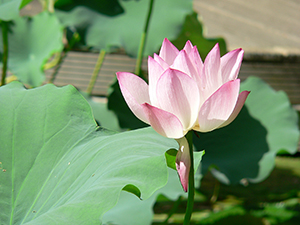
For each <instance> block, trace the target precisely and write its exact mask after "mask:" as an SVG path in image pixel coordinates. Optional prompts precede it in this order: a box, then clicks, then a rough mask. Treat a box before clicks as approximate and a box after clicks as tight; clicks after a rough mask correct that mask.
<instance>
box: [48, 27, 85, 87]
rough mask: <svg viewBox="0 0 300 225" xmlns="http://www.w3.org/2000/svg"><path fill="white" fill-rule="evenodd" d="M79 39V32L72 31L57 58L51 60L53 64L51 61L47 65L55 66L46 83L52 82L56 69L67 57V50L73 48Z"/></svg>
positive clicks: (57, 69) (49, 66)
mask: <svg viewBox="0 0 300 225" xmlns="http://www.w3.org/2000/svg"><path fill="white" fill-rule="evenodd" d="M79 40H80V36H79V34H78V33H77V32H74V34H73V36H72V39H71V40H70V43H69V45H68V46H67V47H66V48H65V49H64V51H63V52H61V53H60V55H59V56H58V60H54V62H53V63H54V65H52V62H51V63H50V65H47V67H48V68H51V67H52V66H55V68H54V71H53V73H52V75H51V77H50V79H49V82H48V83H53V82H54V80H55V78H56V75H57V74H58V71H59V70H60V67H61V65H62V63H63V61H64V59H65V58H66V57H67V54H68V52H69V51H70V50H71V49H72V48H73V46H74V45H75V43H76V42H78V41H79ZM48 68H44V69H45V70H46V69H48Z"/></svg>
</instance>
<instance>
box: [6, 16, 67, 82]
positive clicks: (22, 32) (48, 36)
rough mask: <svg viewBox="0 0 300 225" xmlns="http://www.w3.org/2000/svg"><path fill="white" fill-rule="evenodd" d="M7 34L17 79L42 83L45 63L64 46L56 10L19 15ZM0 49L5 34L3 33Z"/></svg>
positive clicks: (10, 57)
mask: <svg viewBox="0 0 300 225" xmlns="http://www.w3.org/2000/svg"><path fill="white" fill-rule="evenodd" d="M10 30H11V32H10V33H9V35H8V45H9V46H8V50H9V53H8V56H9V58H8V67H9V69H10V70H11V71H12V72H13V73H14V75H16V76H17V77H18V79H19V80H20V81H21V82H23V83H26V84H29V85H31V86H39V85H41V84H42V82H43V81H44V79H45V74H44V71H43V69H42V67H43V65H44V64H45V63H46V61H47V60H48V59H49V58H50V56H51V55H52V54H53V53H54V52H58V51H61V50H62V49H63V44H62V27H61V25H60V23H59V21H58V20H57V18H56V16H55V15H54V14H49V13H47V12H43V13H40V14H38V15H36V16H34V17H33V18H31V19H26V18H22V17H18V18H16V19H15V20H14V25H13V26H11V27H10ZM0 51H1V52H2V51H3V47H2V35H1V37H0Z"/></svg>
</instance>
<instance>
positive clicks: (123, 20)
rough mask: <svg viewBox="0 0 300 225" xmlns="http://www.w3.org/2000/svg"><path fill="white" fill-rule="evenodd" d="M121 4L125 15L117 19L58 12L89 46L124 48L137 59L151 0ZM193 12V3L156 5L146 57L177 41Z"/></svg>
mask: <svg viewBox="0 0 300 225" xmlns="http://www.w3.org/2000/svg"><path fill="white" fill-rule="evenodd" d="M120 4H121V6H122V8H124V13H123V14H121V15H118V16H114V17H108V16H105V15H103V14H99V13H97V12H96V11H93V10H91V9H89V8H87V7H84V6H78V7H76V8H74V9H72V10H71V11H69V12H63V11H58V10H57V14H58V16H59V18H60V20H61V22H62V23H63V24H64V25H65V26H70V27H75V28H76V29H77V30H78V31H79V32H81V33H82V35H81V36H82V37H83V38H84V39H85V44H86V45H87V46H91V47H94V48H97V49H105V50H106V51H108V52H109V51H113V50H114V49H115V48H120V47H123V48H124V49H125V51H126V53H128V54H129V55H132V56H136V55H137V52H138V48H139V43H140V39H141V35H142V32H143V30H144V26H145V21H146V17H147V12H148V7H149V0H140V1H121V2H120ZM191 12H192V1H191V0H164V1H155V2H154V6H153V13H152V16H151V21H150V25H149V31H148V37H147V43H146V46H145V52H144V54H145V55H146V56H147V55H150V54H153V53H154V52H156V51H158V50H159V47H160V45H161V43H162V41H163V39H164V38H165V37H167V38H169V39H175V38H176V37H177V35H178V34H179V32H180V31H181V27H182V25H183V22H184V19H185V16H186V15H188V14H190V13H191ZM162 21H163V22H162Z"/></svg>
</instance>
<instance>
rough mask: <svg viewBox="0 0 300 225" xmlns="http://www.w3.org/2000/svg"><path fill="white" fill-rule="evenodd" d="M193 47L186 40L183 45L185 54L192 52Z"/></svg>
mask: <svg viewBox="0 0 300 225" xmlns="http://www.w3.org/2000/svg"><path fill="white" fill-rule="evenodd" d="M193 47H194V46H193V45H192V43H191V41H190V40H188V41H187V42H186V43H185V45H184V48H183V50H185V51H186V53H187V54H190V52H191V51H192V49H193Z"/></svg>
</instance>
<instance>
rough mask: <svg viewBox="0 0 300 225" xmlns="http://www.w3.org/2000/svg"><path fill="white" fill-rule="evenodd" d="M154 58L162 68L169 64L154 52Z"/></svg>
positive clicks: (166, 67)
mask: <svg viewBox="0 0 300 225" xmlns="http://www.w3.org/2000/svg"><path fill="white" fill-rule="evenodd" d="M154 60H155V61H156V62H158V64H159V65H160V66H161V67H162V68H163V69H164V70H166V69H168V68H169V67H170V66H169V65H168V63H166V62H165V61H164V60H163V59H162V58H161V57H160V56H159V55H157V54H155V53H154Z"/></svg>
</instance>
